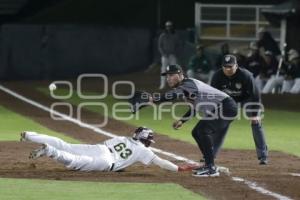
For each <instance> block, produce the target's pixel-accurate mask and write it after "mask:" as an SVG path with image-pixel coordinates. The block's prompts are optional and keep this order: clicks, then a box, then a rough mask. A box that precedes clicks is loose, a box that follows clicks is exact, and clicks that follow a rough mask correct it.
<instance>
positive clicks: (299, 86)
mask: <svg viewBox="0 0 300 200" xmlns="http://www.w3.org/2000/svg"><path fill="white" fill-rule="evenodd" d="M290 93H292V94H299V93H300V78H296V79H295V83H294V85H293V87H292V89H291V90H290Z"/></svg>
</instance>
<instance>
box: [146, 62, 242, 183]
mask: <svg viewBox="0 0 300 200" xmlns="http://www.w3.org/2000/svg"><path fill="white" fill-rule="evenodd" d="M162 76H166V77H167V83H168V85H169V86H170V87H171V88H173V90H170V91H168V92H166V93H165V94H163V95H161V96H159V97H157V96H156V97H155V96H153V97H151V98H150V102H152V103H159V102H164V101H171V100H174V99H178V97H179V96H180V98H181V97H182V98H184V100H185V101H187V102H189V103H190V104H189V105H190V109H189V110H188V112H187V113H186V114H185V115H184V116H183V117H182V118H181V119H179V120H178V121H175V122H174V123H173V128H174V129H179V128H180V127H181V126H182V125H183V124H184V123H185V122H186V121H187V120H189V119H190V118H192V117H194V116H195V115H196V113H198V112H200V113H203V114H204V116H203V117H202V119H201V120H200V121H199V122H198V123H197V125H196V126H195V127H194V129H193V130H192V135H193V137H194V139H195V140H196V142H197V144H198V147H199V149H200V151H201V152H202V154H203V156H204V159H205V165H204V166H202V167H200V168H198V169H197V170H194V173H193V176H197V177H209V176H219V172H218V170H217V168H216V166H215V163H214V149H213V148H214V142H215V140H223V138H224V136H225V135H226V131H227V129H228V127H229V125H230V123H231V122H232V121H233V119H234V118H235V116H236V114H237V105H236V103H235V101H234V100H233V99H232V98H231V97H230V96H229V95H227V94H226V93H224V92H222V91H219V90H217V89H215V88H213V87H211V86H210V85H207V84H205V83H203V82H201V81H199V80H196V79H193V78H187V77H185V76H184V74H183V71H182V68H181V67H180V66H179V65H169V66H167V68H166V72H164V73H162Z"/></svg>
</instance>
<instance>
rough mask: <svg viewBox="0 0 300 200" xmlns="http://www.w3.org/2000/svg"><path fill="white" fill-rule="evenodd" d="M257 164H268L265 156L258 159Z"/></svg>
mask: <svg viewBox="0 0 300 200" xmlns="http://www.w3.org/2000/svg"><path fill="white" fill-rule="evenodd" d="M259 164H260V165H267V164H268V159H267V158H261V159H260V160H259Z"/></svg>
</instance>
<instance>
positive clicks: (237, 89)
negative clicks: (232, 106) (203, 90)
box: [211, 68, 260, 104]
mask: <svg viewBox="0 0 300 200" xmlns="http://www.w3.org/2000/svg"><path fill="white" fill-rule="evenodd" d="M211 86H213V87H215V88H217V89H219V90H221V91H223V92H225V93H226V94H228V95H229V96H231V97H232V98H233V99H234V100H235V101H236V102H241V103H242V104H244V103H248V102H255V103H256V102H260V93H259V90H258V88H257V86H256V85H255V81H254V78H253V75H252V73H251V72H249V71H248V70H247V69H243V68H238V69H237V71H236V73H235V74H234V75H233V76H231V77H228V76H226V75H225V74H224V72H223V70H222V69H220V70H218V71H217V72H215V74H214V75H213V78H212V82H211Z"/></svg>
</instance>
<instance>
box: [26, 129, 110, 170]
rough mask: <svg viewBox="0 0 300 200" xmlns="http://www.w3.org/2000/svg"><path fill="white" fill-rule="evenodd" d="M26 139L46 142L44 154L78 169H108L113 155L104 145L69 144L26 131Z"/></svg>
mask: <svg viewBox="0 0 300 200" xmlns="http://www.w3.org/2000/svg"><path fill="white" fill-rule="evenodd" d="M26 140H28V141H31V142H35V143H39V144H46V145H47V148H46V155H47V156H48V157H50V158H53V159H54V160H56V161H57V162H59V163H62V164H63V165H64V166H65V167H67V168H69V169H73V170H80V171H110V168H111V166H112V163H113V157H112V154H111V152H110V151H109V149H108V148H107V147H106V146H105V145H101V144H97V145H90V144H70V143H67V142H65V141H63V140H62V139H60V138H57V137H53V136H48V135H43V134H38V133H35V132H26Z"/></svg>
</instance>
